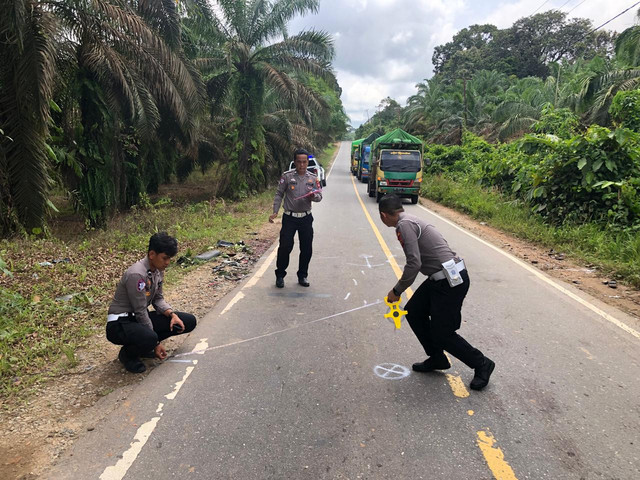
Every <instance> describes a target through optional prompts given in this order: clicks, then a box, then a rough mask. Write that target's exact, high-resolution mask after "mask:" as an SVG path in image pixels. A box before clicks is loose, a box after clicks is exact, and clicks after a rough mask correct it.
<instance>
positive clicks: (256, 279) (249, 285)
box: [242, 249, 278, 290]
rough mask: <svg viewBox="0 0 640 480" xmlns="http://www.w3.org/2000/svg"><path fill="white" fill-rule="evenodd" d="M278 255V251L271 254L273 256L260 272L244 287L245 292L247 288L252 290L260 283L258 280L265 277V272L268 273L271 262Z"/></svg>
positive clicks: (270, 256) (268, 258)
mask: <svg viewBox="0 0 640 480" xmlns="http://www.w3.org/2000/svg"><path fill="white" fill-rule="evenodd" d="M277 253H278V250H277V249H274V250H273V252H271V254H270V255H269V256H268V257H267V259H266V260H265V261H264V263H263V264H262V265H261V266H260V268H259V269H258V271H257V272H256V273H254V274H253V277H251V278H250V279H249V281H248V282H247V283H246V284H245V285H244V287H242V290H244V289H245V288H251V287H253V286H254V285H255V284H256V283H258V280H260V279H261V278H262V276H263V275H264V272H266V271H267V268H269V265H271V262H273V259H274V258H275V257H276V255H277Z"/></svg>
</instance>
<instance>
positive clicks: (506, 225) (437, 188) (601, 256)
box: [421, 175, 640, 288]
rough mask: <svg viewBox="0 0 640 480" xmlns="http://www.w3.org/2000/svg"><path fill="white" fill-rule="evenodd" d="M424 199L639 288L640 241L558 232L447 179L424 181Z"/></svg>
mask: <svg viewBox="0 0 640 480" xmlns="http://www.w3.org/2000/svg"><path fill="white" fill-rule="evenodd" d="M423 179H424V180H423V185H422V192H421V195H422V196H423V197H426V198H429V199H431V200H433V201H435V202H438V203H441V204H443V205H446V206H448V207H452V208H455V209H456V210H459V211H462V212H464V213H467V214H469V215H470V216H472V217H473V218H475V219H478V220H483V221H486V222H487V223H488V224H490V225H491V226H493V227H496V228H498V229H500V230H502V231H504V232H507V233H510V234H513V235H515V236H516V237H518V238H522V239H524V240H528V241H532V242H535V243H537V244H540V245H542V246H545V247H547V248H553V249H555V250H556V251H562V252H564V253H566V254H569V255H571V256H573V257H574V258H576V259H578V260H581V261H583V262H585V263H591V264H595V265H597V266H598V267H599V268H600V269H602V270H603V271H604V272H607V273H609V274H611V275H615V276H616V277H617V278H618V279H621V280H623V281H624V282H627V283H629V284H631V285H634V286H635V287H637V288H640V235H638V233H637V232H636V233H633V232H630V231H615V230H611V229H608V228H606V227H604V226H600V225H595V224H589V223H585V224H582V225H563V226H560V227H554V226H550V225H547V224H545V223H544V222H543V221H542V219H541V218H540V217H539V216H536V215H534V214H533V213H531V211H530V209H529V208H528V207H527V206H526V205H523V204H522V203H519V202H517V201H512V200H509V199H505V198H504V197H503V196H502V195H500V194H499V193H498V192H492V191H487V190H486V189H483V188H481V187H480V186H478V185H477V184H475V183H472V182H455V181H453V180H451V179H449V178H446V177H443V176H427V175H425V176H424V177H423Z"/></svg>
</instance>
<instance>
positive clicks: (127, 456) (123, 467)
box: [100, 416, 160, 480]
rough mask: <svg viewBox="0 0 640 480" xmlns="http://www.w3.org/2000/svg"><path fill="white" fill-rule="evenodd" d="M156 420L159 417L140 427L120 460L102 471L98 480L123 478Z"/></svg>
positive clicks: (145, 441) (158, 418) (154, 426)
mask: <svg viewBox="0 0 640 480" xmlns="http://www.w3.org/2000/svg"><path fill="white" fill-rule="evenodd" d="M158 420H160V417H159V416H158V417H153V418H152V419H151V420H149V421H148V422H147V423H144V424H142V425H140V428H138V431H137V432H136V436H135V437H134V438H133V442H131V446H130V447H129V449H128V450H127V451H126V452H124V453H123V454H122V458H120V460H118V463H116V464H115V465H113V466H111V467H107V468H105V469H104V471H103V472H102V475H100V480H122V478H124V476H125V475H126V474H127V471H128V470H129V468H131V465H133V462H135V460H136V458H138V455H139V454H140V452H141V451H142V447H144V446H145V444H146V443H147V440H149V437H150V436H151V434H152V433H153V430H154V429H155V428H156V425H157V423H158Z"/></svg>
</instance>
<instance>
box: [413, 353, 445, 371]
mask: <svg viewBox="0 0 640 480" xmlns="http://www.w3.org/2000/svg"><path fill="white" fill-rule="evenodd" d="M411 368H413V370H414V371H416V372H423V373H424V372H433V371H434V370H446V369H447V368H451V364H450V363H449V360H447V357H446V356H445V355H444V354H443V355H442V356H441V357H439V356H438V357H429V358H427V359H426V360H425V361H424V362H420V363H414V364H413V365H412V367H411Z"/></svg>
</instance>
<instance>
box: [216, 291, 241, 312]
mask: <svg viewBox="0 0 640 480" xmlns="http://www.w3.org/2000/svg"><path fill="white" fill-rule="evenodd" d="M243 298H244V293H242V291H239V292H238V293H236V296H235V297H233V299H231V301H230V302H229V303H228V304H227V306H226V307H224V310H222V312H220V316H222V315H224V314H225V313H227V312H228V311H229V310H231V308H232V307H233V306H234V305H235V304H236V303H238V302H239V301H240V300H242V299H243Z"/></svg>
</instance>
